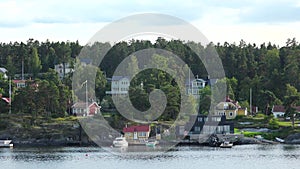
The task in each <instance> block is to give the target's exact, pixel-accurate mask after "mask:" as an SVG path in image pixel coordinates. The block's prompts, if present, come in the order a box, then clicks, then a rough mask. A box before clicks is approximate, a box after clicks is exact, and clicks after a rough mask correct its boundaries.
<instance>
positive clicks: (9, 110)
mask: <svg viewBox="0 0 300 169" xmlns="http://www.w3.org/2000/svg"><path fill="white" fill-rule="evenodd" d="M9 114H11V77H9Z"/></svg>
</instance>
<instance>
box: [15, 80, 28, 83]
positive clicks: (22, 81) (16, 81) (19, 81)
mask: <svg viewBox="0 0 300 169" xmlns="http://www.w3.org/2000/svg"><path fill="white" fill-rule="evenodd" d="M12 81H13V83H25V82H26V80H12Z"/></svg>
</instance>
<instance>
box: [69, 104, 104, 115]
mask: <svg viewBox="0 0 300 169" xmlns="http://www.w3.org/2000/svg"><path fill="white" fill-rule="evenodd" d="M100 108H101V106H99V105H98V104H97V103H96V102H92V103H88V114H87V113H86V112H87V110H86V109H87V108H86V102H77V103H75V104H74V105H73V106H72V110H73V113H74V114H76V115H77V116H94V115H95V114H98V113H100Z"/></svg>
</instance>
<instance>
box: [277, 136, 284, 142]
mask: <svg viewBox="0 0 300 169" xmlns="http://www.w3.org/2000/svg"><path fill="white" fill-rule="evenodd" d="M275 140H276V141H277V142H279V143H284V142H285V141H284V140H283V139H281V138H278V137H275Z"/></svg>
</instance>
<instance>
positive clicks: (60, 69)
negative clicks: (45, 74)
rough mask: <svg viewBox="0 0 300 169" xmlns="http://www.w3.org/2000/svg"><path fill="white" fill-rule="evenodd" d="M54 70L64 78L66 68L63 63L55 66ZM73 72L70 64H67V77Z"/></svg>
mask: <svg viewBox="0 0 300 169" xmlns="http://www.w3.org/2000/svg"><path fill="white" fill-rule="evenodd" d="M54 70H55V71H56V72H57V73H58V76H59V78H61V79H62V78H64V66H63V64H62V63H60V64H57V65H55V66H54ZM71 72H73V69H72V68H71V67H70V64H69V63H66V64H65V75H66V74H68V73H71Z"/></svg>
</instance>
